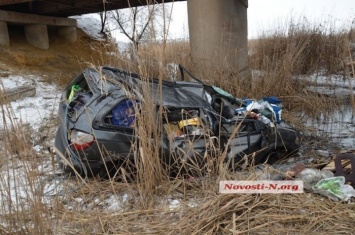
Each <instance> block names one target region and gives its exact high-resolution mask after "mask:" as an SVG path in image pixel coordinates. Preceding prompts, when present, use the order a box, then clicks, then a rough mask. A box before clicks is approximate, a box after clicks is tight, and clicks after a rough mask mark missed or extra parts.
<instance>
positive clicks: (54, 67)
mask: <svg viewBox="0 0 355 235" xmlns="http://www.w3.org/2000/svg"><path fill="white" fill-rule="evenodd" d="M77 31H78V39H77V41H76V42H74V43H66V42H63V41H62V40H61V39H59V38H57V37H56V36H55V33H53V32H52V31H51V30H50V29H49V43H50V48H49V49H48V50H42V49H38V48H35V47H33V46H31V45H29V44H28V43H27V42H26V39H25V35H24V32H23V28H22V27H15V26H12V27H9V34H10V40H11V46H10V47H0V55H1V57H0V71H2V72H3V73H4V72H5V73H6V72H8V73H11V74H14V75H22V76H25V75H29V74H32V75H38V76H40V77H42V78H43V80H48V81H49V82H55V83H57V84H58V85H64V84H66V83H67V82H68V81H69V80H71V79H72V78H73V77H74V76H75V75H77V74H78V73H80V71H81V70H82V68H84V67H86V66H87V64H88V63H92V64H95V65H98V64H103V60H104V59H103V58H106V57H105V56H103V55H105V54H107V53H105V52H107V51H108V50H111V49H112V47H111V46H110V44H108V43H105V42H103V41H97V40H94V39H92V38H90V37H89V36H88V35H86V34H85V33H84V32H83V31H81V30H80V29H78V30H77Z"/></svg>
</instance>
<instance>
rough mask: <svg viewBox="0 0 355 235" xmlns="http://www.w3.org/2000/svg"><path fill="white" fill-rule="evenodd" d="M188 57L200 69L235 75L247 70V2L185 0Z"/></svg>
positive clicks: (233, 0)
mask: <svg viewBox="0 0 355 235" xmlns="http://www.w3.org/2000/svg"><path fill="white" fill-rule="evenodd" d="M187 5H188V17H189V34H190V48H191V56H192V59H193V62H194V63H195V65H197V66H198V68H199V69H200V70H201V69H203V70H204V71H205V69H207V70H209V71H211V69H213V70H219V71H221V70H222V71H221V72H223V73H225V72H227V73H228V74H230V73H232V74H237V73H240V72H242V71H245V70H246V69H247V67H248V51H247V46H248V29H247V25H248V24H247V8H248V0H209V1H208V3H206V1H205V0H188V1H187Z"/></svg>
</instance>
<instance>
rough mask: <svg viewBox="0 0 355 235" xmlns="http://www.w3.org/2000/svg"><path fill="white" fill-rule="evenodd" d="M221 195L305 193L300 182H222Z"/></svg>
mask: <svg viewBox="0 0 355 235" xmlns="http://www.w3.org/2000/svg"><path fill="white" fill-rule="evenodd" d="M219 192H220V193H303V181H300V180H294V181H293V180H262V181H220V182H219Z"/></svg>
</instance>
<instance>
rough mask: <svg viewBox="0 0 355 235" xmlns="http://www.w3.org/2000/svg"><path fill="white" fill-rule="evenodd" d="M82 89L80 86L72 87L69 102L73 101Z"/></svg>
mask: <svg viewBox="0 0 355 235" xmlns="http://www.w3.org/2000/svg"><path fill="white" fill-rule="evenodd" d="M79 89H80V86H79V85H73V86H72V87H71V91H70V94H69V97H68V101H69V102H70V101H72V99H73V97H74V94H75V92H76V91H78V90H79Z"/></svg>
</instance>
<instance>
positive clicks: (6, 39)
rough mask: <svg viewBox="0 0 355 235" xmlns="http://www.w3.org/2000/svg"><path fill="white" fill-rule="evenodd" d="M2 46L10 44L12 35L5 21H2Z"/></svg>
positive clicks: (0, 24) (0, 29) (0, 40)
mask: <svg viewBox="0 0 355 235" xmlns="http://www.w3.org/2000/svg"><path fill="white" fill-rule="evenodd" d="M0 46H10V36H9V31H8V29H7V23H6V22H5V21H0Z"/></svg>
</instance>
